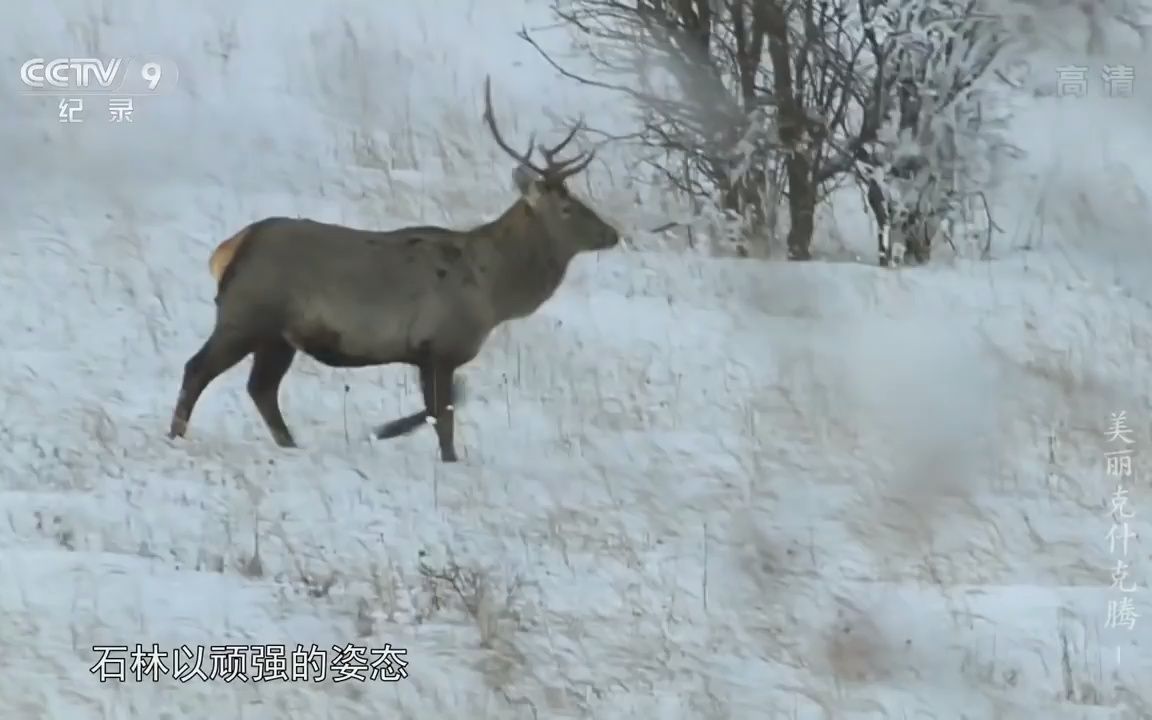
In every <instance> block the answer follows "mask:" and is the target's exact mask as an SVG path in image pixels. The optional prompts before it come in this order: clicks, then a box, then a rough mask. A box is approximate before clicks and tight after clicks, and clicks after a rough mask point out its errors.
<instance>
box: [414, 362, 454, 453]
mask: <svg viewBox="0 0 1152 720" xmlns="http://www.w3.org/2000/svg"><path fill="white" fill-rule="evenodd" d="M455 372H456V368H455V367H453V366H451V365H445V364H436V363H431V364H427V365H423V366H421V367H420V389H421V390H423V391H424V407H425V409H426V410H427V413H428V415H429V416H430V417H433V418H435V419H436V439H437V440H439V442H440V459H441V460H442V461H444V462H456V461H457V460H458V459H459V458H457V456H456V446H455V442H454V436H455V429H456V428H455V425H456V408H455V407H454V406H453V402H454V396H455V392H454V391H453V390H454V388H453V382H452V379H453V378H452V375H453V373H455Z"/></svg>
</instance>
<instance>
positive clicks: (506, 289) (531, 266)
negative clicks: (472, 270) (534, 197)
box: [485, 200, 575, 322]
mask: <svg viewBox="0 0 1152 720" xmlns="http://www.w3.org/2000/svg"><path fill="white" fill-rule="evenodd" d="M486 231H487V232H486V233H485V238H486V239H487V241H488V248H489V252H490V262H491V274H490V275H489V278H490V280H491V283H492V285H491V290H492V295H493V300H494V310H495V311H496V314H497V316H498V317H499V319H500V321H501V322H502V321H504V320H509V319H512V318H518V317H524V316H526V315H529V314H531V313H532V312H534V311H535V310H536V308H538V307H540V306H541V305H542V304H544V302H545V301H546V300H548V298H550V297H552V295H553V293H555V292H556V289H557V288H558V287H560V283H561V282H562V281H563V280H564V274H565V273H566V272H567V270H568V264H569V263H570V262H571V261H572V258H573V256H574V255H575V253H574V252H572V251H571V250H570V249H568V248H566V247H564V246H563V245H562V244H561V243H560V242H558V241H557V239H556V238H554V237H553V236H552V235H551V233H549V232H548V230H547V228H546V227H545V225H544V223H543V222H542V221H541V219H540V217H539V216H538V215H537V214H536V213H535V212H534V211H533V210H532V208H531V207H529V206H528V204H527V202H525V201H524V200H519V201H517V202H516V204H515V205H513V206H512V207H510V208H509V209H508V210H507V211H506V212H505V213H504V214H503V215H502V216H500V218H498V219H497V220H496V221H494V222H492V223H491V224H489V226H488V227H487V228H486Z"/></svg>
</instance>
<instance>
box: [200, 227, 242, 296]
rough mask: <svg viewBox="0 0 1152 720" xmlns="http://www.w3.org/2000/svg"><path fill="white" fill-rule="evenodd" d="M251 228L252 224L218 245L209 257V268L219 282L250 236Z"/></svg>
mask: <svg viewBox="0 0 1152 720" xmlns="http://www.w3.org/2000/svg"><path fill="white" fill-rule="evenodd" d="M251 230H252V226H251V225H249V226H248V227H246V228H244V229H243V230H241V231H240V232H238V233H236V234H235V235H233V236H232V237H230V238H228V239H227V240H225V241H224V242H222V243H220V244H219V245H217V246H216V249H215V250H213V251H212V257H210V258H208V269H209V271H211V273H212V277H213V279H215V280H216V283H217V284H219V283H220V281H221V279H223V277H224V271H226V270H227V269H228V266H229V265H231V264H232V261H233V260H234V259H235V258H236V253H237V252H238V251H239V250H240V246H241V245H242V244H243V243H244V241H245V240H246V239H247V238H248V234H249V233H250V232H251Z"/></svg>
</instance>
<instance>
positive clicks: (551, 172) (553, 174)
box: [484, 76, 596, 183]
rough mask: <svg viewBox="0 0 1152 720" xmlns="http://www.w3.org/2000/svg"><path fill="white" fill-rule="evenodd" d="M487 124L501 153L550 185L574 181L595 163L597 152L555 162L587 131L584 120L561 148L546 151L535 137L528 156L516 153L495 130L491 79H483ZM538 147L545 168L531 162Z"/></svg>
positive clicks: (529, 143) (557, 145) (563, 142)
mask: <svg viewBox="0 0 1152 720" xmlns="http://www.w3.org/2000/svg"><path fill="white" fill-rule="evenodd" d="M484 122H485V123H487V124H488V129H489V130H490V131H491V132H492V137H493V139H495V140H496V144H497V145H499V146H500V149H501V150H503V151H504V152H505V153H507V154H508V155H510V156H511V157H512V158H513V159H514V160H516V161H517V162H519V163H520V164H521V165H523V166H525V167H527V168H529V169H531V170H533V171H535V172H536V173H537V174H539V175H540V177H541V178H543V179H544V180H546V181H548V182H552V183H560V182H563V181H564V180H565V179H567V178H570V177H572V176H573V175H575V174H576V173H578V172H580V171H581V170H583V169H584V168H586V167H588V165H589V164H591V163H592V160H593V159H594V158H595V157H596V152H595V151H592V152H588V153H579V154H577V155H576V156H575V157H572V158H569V159H567V160H556V155H557V154H558V153H559V152H560V151H561V150H563V149H564V148H565V147H566V146H567V145H568V143H570V142H572V138H574V137H576V133H577V132H579V131H580V130H581V129H583V127H584V122H583V120H581V121H580V122H577V123H576V124H575V125H574V126H573V127H572V130H571V131H570V132H569V133H568V135H567V136H566V137H565V138H564V139H563V140H561V141H560V142H559V143H558V144H556V145H553V146H552V147H551V148H548V147H545V146H544V145H543V144H541V145H539V146H536V145H535V139H536V136H535V134H533V135H532V136H530V137H529V138H528V152H527V153H520V152H517V151H516V150H513V149H512V147H511V146H510V145H509V144H508V143H507V142H505V141H504V138H503V137H502V136H501V135H500V131H499V130H498V129H497V128H496V118H495V116H494V115H493V114H492V78H491V76H485V77H484ZM534 147H537V148H538V149H539V150H540V153H541V154H542V155H543V156H544V162H545V166H544V167H539V166H538V165H536V164H535V163H533V162H532V159H531V158H532V150H533V148H534Z"/></svg>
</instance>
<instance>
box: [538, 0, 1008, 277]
mask: <svg viewBox="0 0 1152 720" xmlns="http://www.w3.org/2000/svg"><path fill="white" fill-rule="evenodd" d="M554 9H555V12H556V13H557V15H558V16H559V17H560V18H561V19H562V20H563V21H564V22H565V23H567V24H568V25H569V26H570V27H571V28H574V29H575V30H576V31H577V33H578V37H580V38H581V49H582V50H583V51H584V52H585V53H587V54H588V55H589V56H590V57H591V58H592V59H593V61H594V62H595V65H596V66H597V68H598V72H596V73H592V74H589V75H580V74H577V73H574V72H572V71H571V70H570V69H568V68H565V67H562V66H561V65H560V64H559V63H557V61H555V60H554V59H552V58H551V57H549V56H547V55H546V57H547V58H548V59H549V61H550V62H552V63H553V64H554V65H555V66H556V67H557V68H558V69H560V70H561V72H562V73H564V74H565V75H567V76H569V77H573V78H576V79H578V80H580V81H581V82H585V83H587V84H591V85H597V86H600V87H605V88H609V89H612V90H615V91H618V92H620V93H623V94H625V95H627V96H628V97H629V98H630V99H631V100H632V104H633V107H634V108H635V110H636V120H637V128H636V131H635V133H633V134H631V135H628V136H626V137H625V138H619V136H618V139H628V140H631V141H633V142H635V143H636V144H638V145H639V146H640V147H641V148H643V149H644V150H645V151H647V154H646V161H647V162H648V163H649V164H651V165H652V166H654V167H655V168H657V169H658V170H659V172H660V174H661V175H662V177H663V179H664V180H665V181H667V182H670V183H671V184H672V185H673V186H674V187H676V188H678V189H680V190H681V191H683V192H685V193H687V194H689V195H691V196H693V197H696V198H708V199H709V200H711V201H714V202H715V203H716V204H717V205H719V207H721V208H722V209H723V210H725V211H727V212H729V213H733V214H736V215H738V216H739V217H740V218H741V219H742V220H743V221H744V223H745V227H746V228H747V229H748V230H750V231H751V234H752V235H753V236H763V235H764V234H765V233H764V232H763V231H765V230H773V229H775V228H774V227H773V226H774V218H775V210H776V204H777V202H778V198H780V197H781V196H782V197H783V198H784V203H783V204H784V205H785V206H786V208H787V232H786V235H787V247H788V255H789V257H790V258H793V259H807V258H809V257H810V245H811V241H812V236H813V232H814V229H815V218H816V212H815V211H816V208H817V206H818V205H819V203H820V202H822V201H823V200H824V199H825V197H826V196H827V194H828V192H829V191H830V190H831V189H833V188H834V187H836V186H838V185H840V184H841V183H843V182H844V181H851V180H856V181H859V182H861V183H864V184H865V185H867V187H868V188H869V189H870V190H871V191H872V193H871V195H872V196H873V197H874V198H879V201H878V202H874V203H870V204H871V205H872V206H873V208H874V210H877V211H880V212H883V213H884V218H883V219H885V220H887V219H888V218H889V217H891V218H899V219H900V222H901V223H902V226H903V225H908V224H909V222H911V221H910V220H909V219H908V218H909V217H912V216H913V215H914V212H915V211H914V210H909V211H908V212H904V209H905V208H907V207H909V202H908V198H909V197H910V196H911V194H910V193H909V192H908V191H907V190H908V188H907V187H905V186H908V185H911V186H916V185H917V184H922V183H928V184H933V187H935V188H937V189H935V190H933V191H932V192H931V194H929V198H930V199H929V200H928V203H929V205H930V206H931V209H932V212H931V213H927V214H928V215H930V216H932V217H935V215H937V214H938V212H937V205H947V204H948V203H951V202H953V201H954V200H955V196H956V195H957V193H958V192H960V193H962V192H967V191H968V188H967V186H966V181H961V180H960V179H959V176H961V175H964V174H965V173H966V172H967V168H966V167H965V162H966V161H964V162H962V161H961V158H960V154H961V153H963V152H967V151H969V150H971V149H972V148H971V147H969V146H968V145H966V142H967V138H968V136H969V135H970V134H972V133H979V132H980V127H981V125H980V122H974V121H973V118H974V117H976V116H979V115H980V113H981V112H983V111H982V110H978V109H975V108H977V107H978V106H979V105H980V103H981V102H982V101H983V98H981V97H980V96H979V91H978V88H977V85H978V81H979V80H980V79H981V78H982V77H983V76H984V75H985V72H986V71H987V70H988V68H989V67H990V65H991V63H992V61H993V60H994V59H995V57H996V54H997V53H998V52H999V50H1000V49H1001V48H1002V47H1003V44H1004V32H1003V26H1002V25H1000V24H999V23H998V22H997V19H996V18H995V17H994V16H991V15H988V14H987V13H986V12H985V11H984V10H983V9H982V8H981V6H980V5H979V4H978V3H977V0H970V1H966V2H959V1H958V0H554ZM523 37H524V38H525V39H527V40H528V41H529V42H533V44H535V42H534V41H533V39H532V38H531V37H529V36H528V35H527V34H524V35H523ZM537 49H539V46H538V45H537ZM542 52H543V51H542ZM890 178H899V179H900V181H901V182H900V183H892V182H889V179H890ZM896 186H899V187H896ZM961 188H963V190H961ZM917 189H919V188H917ZM877 193H879V194H877ZM921 195H923V194H922V193H921ZM917 197H920V195H918V196H917ZM921 206H922V203H919V202H918V204H917V205H914V206H913V208H916V207H921ZM902 212H903V213H904V214H900V213H902ZM920 213H921V215H924V214H925V213H924V212H922V210H921V211H920ZM914 219H915V218H913V220H914ZM911 224H912V225H915V224H916V223H915V222H911Z"/></svg>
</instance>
